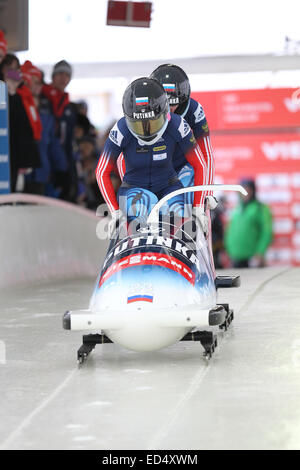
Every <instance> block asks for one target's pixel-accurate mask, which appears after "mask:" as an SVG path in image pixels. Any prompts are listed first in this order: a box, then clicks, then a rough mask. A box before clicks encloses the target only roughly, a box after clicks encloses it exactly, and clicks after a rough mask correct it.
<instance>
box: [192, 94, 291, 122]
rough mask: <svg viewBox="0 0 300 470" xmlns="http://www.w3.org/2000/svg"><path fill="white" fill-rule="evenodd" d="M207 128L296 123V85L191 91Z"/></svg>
mask: <svg viewBox="0 0 300 470" xmlns="http://www.w3.org/2000/svg"><path fill="white" fill-rule="evenodd" d="M192 97H193V98H194V99H195V100H197V101H199V103H201V104H202V106H203V108H204V111H205V114H206V117H207V120H208V124H209V127H210V129H211V130H212V131H213V130H237V129H274V128H277V129H278V128H282V127H285V128H287V127H298V126H300V88H266V89H263V90H233V91H213V92H193V93H192Z"/></svg>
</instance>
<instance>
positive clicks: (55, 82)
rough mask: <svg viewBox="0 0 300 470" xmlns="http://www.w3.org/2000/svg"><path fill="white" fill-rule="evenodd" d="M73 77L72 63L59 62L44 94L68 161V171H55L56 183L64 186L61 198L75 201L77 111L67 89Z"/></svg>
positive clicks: (44, 87)
mask: <svg viewBox="0 0 300 470" xmlns="http://www.w3.org/2000/svg"><path fill="white" fill-rule="evenodd" d="M71 78H72V67H71V65H70V64H69V63H68V62H67V61H65V60H61V61H60V62H57V64H55V65H54V67H53V71H52V83H51V84H50V85H44V86H43V88H42V94H43V95H44V96H46V98H48V100H49V101H50V103H51V106H52V111H53V114H54V116H55V119H56V135H57V137H58V138H59V141H60V144H61V146H62V149H63V151H64V153H65V157H66V161H67V169H66V171H56V172H55V183H56V185H57V186H60V187H61V188H62V189H61V193H60V198H61V199H65V200H67V201H71V202H75V201H76V197H77V171H76V162H75V158H74V152H73V137H74V126H75V122H76V113H75V111H74V108H73V106H72V105H71V103H70V100H69V94H68V93H67V92H66V91H65V89H66V87H67V86H68V84H69V83H70V80H71Z"/></svg>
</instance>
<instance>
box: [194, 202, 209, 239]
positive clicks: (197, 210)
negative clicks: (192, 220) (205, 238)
mask: <svg viewBox="0 0 300 470" xmlns="http://www.w3.org/2000/svg"><path fill="white" fill-rule="evenodd" d="M192 214H193V215H194V216H195V217H196V219H197V220H198V221H199V223H200V226H201V228H202V230H203V233H204V234H205V235H206V234H207V232H208V217H207V215H206V214H205V213H204V210H203V208H202V207H193V210H192Z"/></svg>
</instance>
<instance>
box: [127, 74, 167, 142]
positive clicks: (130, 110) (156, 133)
mask: <svg viewBox="0 0 300 470" xmlns="http://www.w3.org/2000/svg"><path fill="white" fill-rule="evenodd" d="M122 106H123V112H124V116H125V119H126V123H127V126H128V129H129V130H130V132H131V133H132V134H133V135H134V136H135V137H136V138H138V139H140V140H142V141H143V142H144V143H145V144H146V145H151V144H154V143H155V142H156V141H157V140H158V139H159V138H160V137H161V136H162V134H163V133H164V131H165V129H166V127H167V125H168V120H169V104H168V97H167V95H166V93H165V91H164V88H163V87H162V85H161V84H160V83H159V82H158V81H157V80H154V79H152V78H147V77H142V78H138V79H137V80H134V82H132V83H130V85H129V86H128V87H127V88H126V90H125V93H124V95H123V103H122Z"/></svg>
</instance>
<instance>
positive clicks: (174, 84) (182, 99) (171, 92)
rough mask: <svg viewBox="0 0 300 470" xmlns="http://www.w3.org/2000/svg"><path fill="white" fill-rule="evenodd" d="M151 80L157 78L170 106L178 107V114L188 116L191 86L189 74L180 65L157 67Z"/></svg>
mask: <svg viewBox="0 0 300 470" xmlns="http://www.w3.org/2000/svg"><path fill="white" fill-rule="evenodd" d="M150 78H156V80H158V81H159V82H160V83H161V84H162V86H163V87H164V89H165V91H166V93H167V95H168V99H169V105H170V106H176V105H177V109H176V110H175V113H176V114H180V115H181V116H182V117H184V115H185V114H186V112H187V110H188V107H189V102H190V94H191V86H190V82H189V79H188V76H187V74H186V73H185V72H184V70H182V69H181V68H180V67H178V65H172V64H163V65H160V66H159V67H157V69H155V70H154V71H153V72H152V73H151V75H150Z"/></svg>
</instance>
